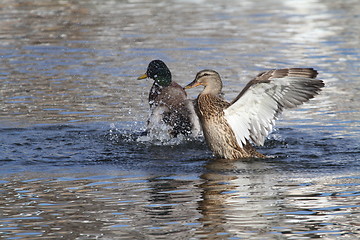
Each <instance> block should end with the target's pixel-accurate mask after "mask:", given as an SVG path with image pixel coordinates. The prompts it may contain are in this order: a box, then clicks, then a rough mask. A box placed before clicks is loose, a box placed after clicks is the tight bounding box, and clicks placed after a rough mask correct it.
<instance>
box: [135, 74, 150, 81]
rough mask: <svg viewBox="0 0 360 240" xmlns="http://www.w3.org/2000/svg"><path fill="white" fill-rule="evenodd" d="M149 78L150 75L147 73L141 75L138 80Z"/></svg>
mask: <svg viewBox="0 0 360 240" xmlns="http://www.w3.org/2000/svg"><path fill="white" fill-rule="evenodd" d="M147 77H148V75H147V74H146V73H145V74H143V75H141V76H140V77H138V78H137V80H141V79H145V78H147Z"/></svg>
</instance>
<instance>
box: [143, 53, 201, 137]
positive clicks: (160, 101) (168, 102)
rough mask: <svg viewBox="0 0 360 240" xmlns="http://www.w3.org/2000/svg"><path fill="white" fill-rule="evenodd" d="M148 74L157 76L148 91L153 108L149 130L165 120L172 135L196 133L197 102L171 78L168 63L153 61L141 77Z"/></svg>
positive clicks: (195, 134)
mask: <svg viewBox="0 0 360 240" xmlns="http://www.w3.org/2000/svg"><path fill="white" fill-rule="evenodd" d="M145 78H150V79H153V80H154V83H153V85H152V87H151V89H150V93H149V105H150V109H151V111H152V112H151V115H150V117H149V119H148V123H147V132H149V131H151V130H152V129H153V128H158V127H159V126H160V124H166V125H167V126H168V127H169V133H170V135H171V136H172V137H176V136H177V135H178V134H183V135H185V136H197V135H198V134H199V133H200V131H201V127H200V123H199V119H198V117H197V115H196V113H195V109H194V103H193V102H192V101H191V100H189V99H188V98H187V94H186V92H185V90H184V89H183V88H182V87H181V86H180V85H179V84H177V83H176V82H174V81H172V77H171V72H170V70H169V68H168V67H167V66H166V64H165V63H164V62H163V61H161V60H153V61H151V62H150V63H149V66H148V68H147V71H146V73H145V74H143V75H142V76H140V77H138V79H145Z"/></svg>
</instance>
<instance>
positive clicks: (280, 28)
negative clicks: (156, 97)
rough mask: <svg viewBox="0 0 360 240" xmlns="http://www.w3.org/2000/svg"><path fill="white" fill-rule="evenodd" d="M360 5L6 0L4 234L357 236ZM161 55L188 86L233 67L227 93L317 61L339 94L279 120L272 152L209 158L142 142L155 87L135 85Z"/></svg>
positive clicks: (0, 159) (2, 7) (0, 108)
mask: <svg viewBox="0 0 360 240" xmlns="http://www.w3.org/2000/svg"><path fill="white" fill-rule="evenodd" d="M359 12H360V4H358V2H357V1H356V0H348V1H322V0H309V1H302V2H301V4H298V3H297V2H296V1H292V0H283V1H273V0H264V1H246V0H244V1H237V0H229V1H212V0H209V1H206V2H205V1H202V0H194V1H192V0H189V1H188V0H186V1H182V0H172V1H99V0H79V1H77V0H76V1H75V0H61V1H52V0H38V1H11V0H4V1H2V2H1V3H0V14H1V18H0V38H1V42H0V61H1V65H0V116H1V122H0V125H1V126H0V127H1V128H0V149H1V155H0V164H1V169H0V173H1V177H0V213H1V214H0V236H1V238H4V239H59V238H64V239H154V238H156V239H161V238H162V239H200V238H201V239H239V238H243V239H251V238H252V239H310V238H325V239H336V238H338V239H339V238H341V239H342V238H348V239H354V238H356V237H357V236H358V235H359V234H360V232H359V223H358V218H359V209H360V207H359V200H358V199H359V194H360V193H359V190H358V189H359V174H358V170H359V161H358V158H359V157H358V156H359V149H360V145H359V140H358V139H359V119H360V115H359V109H358V102H359V101H360V99H359V94H358V89H359V83H360V81H358V80H359V79H360V74H359V73H360V71H359V69H360V65H359V64H360V61H359V59H360V50H359V41H360V39H359V36H360V27H359V26H360V25H359V24H358V22H359V21H358V20H359ZM155 58H160V59H163V60H164V61H166V62H167V64H168V66H169V67H170V68H171V70H172V73H173V77H174V80H176V81H177V82H179V83H180V84H182V85H184V84H186V83H188V82H190V81H191V80H192V79H193V78H194V76H195V73H196V72H197V71H199V70H201V69H204V68H213V69H215V70H217V71H219V72H220V74H221V75H222V76H224V77H223V78H224V82H225V83H226V88H225V89H224V94H225V98H226V99H233V98H234V97H235V96H236V95H237V94H238V92H239V90H240V89H242V87H243V86H244V84H245V83H246V82H247V81H248V80H250V78H251V77H253V76H255V75H256V74H257V73H258V72H260V71H263V70H265V69H269V68H283V67H314V68H316V69H317V70H318V71H319V73H320V74H319V78H321V79H323V80H324V81H325V83H326V88H325V89H324V91H323V92H322V93H321V95H319V96H318V97H317V98H316V99H314V100H313V101H311V102H310V103H308V104H306V105H304V106H303V107H302V108H301V109H297V110H294V111H290V112H286V113H285V117H284V118H283V119H282V120H281V121H279V122H278V125H277V126H278V129H277V131H276V132H275V134H273V135H271V137H270V140H268V141H267V142H266V144H265V146H264V147H263V149H261V150H263V152H264V153H265V154H267V155H273V156H274V158H272V159H267V160H266V161H265V162H257V161H253V162H251V161H250V162H224V161H221V160H209V159H207V158H210V157H211V155H210V154H211V153H210V152H209V151H208V149H207V148H206V147H205V145H204V144H202V143H199V142H183V141H180V142H177V143H176V144H169V145H167V146H158V145H156V146H155V145H154V144H152V142H149V141H145V142H137V141H134V136H137V135H136V134H138V133H139V132H141V127H142V126H143V123H144V120H145V119H147V115H148V111H149V110H148V104H147V103H146V99H147V93H148V91H149V88H150V86H151V82H138V81H135V79H136V77H137V76H139V74H142V73H143V66H144V65H146V64H147V63H148V62H149V61H150V60H152V59H155ZM197 93H198V91H196V90H194V91H189V96H190V97H195V96H196V95H197ZM73 122H83V123H82V125H80V124H72V123H73ZM94 122H101V123H99V124H98V125H96V124H93V123H94ZM70 123H71V124H70ZM112 123H114V124H115V125H116V126H117V127H116V128H113V127H111V130H110V132H109V131H108V126H109V125H111V124H112ZM48 124H52V125H48ZM24 125H25V126H27V127H23V126H24ZM9 126H10V127H11V128H9ZM284 126H286V127H284ZM105 129H106V130H105ZM117 130H119V132H117ZM124 132H125V133H124Z"/></svg>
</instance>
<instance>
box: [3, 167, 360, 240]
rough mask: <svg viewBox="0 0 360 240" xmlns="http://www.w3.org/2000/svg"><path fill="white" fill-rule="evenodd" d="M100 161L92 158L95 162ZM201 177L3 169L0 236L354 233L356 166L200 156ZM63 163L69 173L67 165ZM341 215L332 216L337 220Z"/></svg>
mask: <svg viewBox="0 0 360 240" xmlns="http://www.w3.org/2000/svg"><path fill="white" fill-rule="evenodd" d="M96 168H99V167H96ZM206 168H207V172H206V173H204V174H202V176H201V178H200V179H199V178H197V177H196V176H195V175H194V176H191V175H183V176H181V175H173V174H169V175H157V176H151V175H148V174H146V173H143V172H139V171H133V172H131V174H129V173H128V172H123V171H114V170H110V168H108V167H102V168H101V169H102V172H103V173H104V174H103V175H96V174H94V172H93V171H94V170H95V168H87V171H84V170H83V171H82V173H76V172H77V170H75V171H73V172H68V171H65V172H64V173H62V174H52V176H50V175H48V174H41V173H36V172H34V173H27V174H25V175H23V176H20V175H17V176H15V175H14V176H11V177H8V178H2V180H1V182H0V185H1V196H0V206H1V211H2V213H3V214H2V217H1V218H0V232H1V233H2V235H3V236H5V237H7V238H9V239H10V238H11V237H22V238H26V237H30V238H31V237H32V238H37V239H39V238H59V237H64V238H68V239H70V238H73V239H74V238H81V239H89V238H96V237H106V238H113V237H115V238H132V239H133V238H135V239H149V238H154V237H160V238H164V239H169V237H170V239H190V238H192V237H195V238H206V239H223V238H226V239H228V238H252V237H254V238H266V239H267V238H276V237H280V238H281V236H282V237H285V238H294V239H299V238H302V237H306V238H318V237H336V236H338V237H340V236H347V235H348V236H354V234H360V232H359V229H358V224H357V217H356V215H357V212H358V211H359V209H360V205H359V203H358V201H357V199H358V197H359V194H360V192H359V191H355V190H354V186H359V184H360V183H359V177H358V176H348V177H340V178H338V177H326V176H325V177H319V178H309V179H307V178H298V177H292V176H289V175H288V173H282V172H279V171H278V170H276V165H274V164H272V163H269V164H268V163H261V162H241V163H240V162H239V163H230V162H223V161H222V160H216V161H213V162H208V164H207V165H206ZM66 172H68V173H66ZM338 223H341V224H338Z"/></svg>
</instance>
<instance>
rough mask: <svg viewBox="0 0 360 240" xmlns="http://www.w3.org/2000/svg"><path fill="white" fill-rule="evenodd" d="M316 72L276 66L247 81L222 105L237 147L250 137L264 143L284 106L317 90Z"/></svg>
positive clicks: (321, 84)
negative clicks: (229, 100) (237, 92)
mask: <svg viewBox="0 0 360 240" xmlns="http://www.w3.org/2000/svg"><path fill="white" fill-rule="evenodd" d="M277 71H279V72H277ZM286 73H287V74H286ZM316 75H317V72H316V71H315V70H313V69H307V68H305V69H300V68H296V69H279V70H270V71H268V72H264V73H262V74H259V75H258V76H257V78H255V79H254V80H252V81H250V82H249V84H248V85H247V86H246V87H245V88H244V90H243V91H242V92H241V93H240V94H239V96H238V97H237V98H236V99H235V100H234V101H233V102H232V104H231V105H230V106H229V107H228V108H226V109H224V116H225V119H226V120H227V122H228V124H229V125H230V127H231V128H232V130H233V132H234V134H235V137H236V140H237V142H238V144H239V145H240V147H243V146H244V145H245V144H246V143H247V141H249V140H251V141H252V142H254V143H255V144H257V145H263V144H264V141H265V139H266V137H267V136H268V134H269V133H270V132H271V131H272V129H273V126H274V124H275V120H276V119H277V117H278V116H279V114H280V113H281V112H282V111H283V109H285V108H293V107H296V106H298V105H300V104H302V103H304V102H306V101H308V100H309V99H311V98H313V97H314V96H315V95H316V94H318V93H319V92H320V90H321V88H322V87H323V86H324V83H323V81H322V80H318V79H314V78H315V77H316ZM266 76H267V77H266ZM273 76H276V78H274V77H273Z"/></svg>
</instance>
